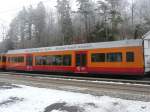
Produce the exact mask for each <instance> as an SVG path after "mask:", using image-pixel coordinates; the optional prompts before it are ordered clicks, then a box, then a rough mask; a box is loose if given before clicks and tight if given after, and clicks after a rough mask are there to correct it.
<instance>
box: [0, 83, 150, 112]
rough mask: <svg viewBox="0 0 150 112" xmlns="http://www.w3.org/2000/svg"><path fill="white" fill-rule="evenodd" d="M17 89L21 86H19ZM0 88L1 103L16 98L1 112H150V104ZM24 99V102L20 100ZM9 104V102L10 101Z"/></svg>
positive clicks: (21, 86)
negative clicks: (49, 111)
mask: <svg viewBox="0 0 150 112" xmlns="http://www.w3.org/2000/svg"><path fill="white" fill-rule="evenodd" d="M17 86H18V85H17ZM19 87H20V88H12V89H5V90H1V89H0V102H4V101H7V100H8V99H10V98H15V99H16V100H17V101H16V102H14V103H13V104H12V103H11V105H9V104H7V105H5V104H4V105H3V106H1V105H0V112H48V110H51V112H68V111H69V112H76V111H77V112H149V111H150V102H141V101H131V100H123V99H119V98H112V97H108V96H101V97H100V96H99V97H98V96H93V95H89V94H82V93H73V92H67V91H60V90H53V89H44V88H35V87H29V86H24V85H20V86H19ZM19 99H22V100H19ZM9 101H10V100H9Z"/></svg>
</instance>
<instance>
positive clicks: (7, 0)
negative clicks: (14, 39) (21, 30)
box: [0, 0, 56, 25]
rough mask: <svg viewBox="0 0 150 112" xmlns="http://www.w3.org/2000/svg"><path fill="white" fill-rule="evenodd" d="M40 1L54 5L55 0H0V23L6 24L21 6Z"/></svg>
mask: <svg viewBox="0 0 150 112" xmlns="http://www.w3.org/2000/svg"><path fill="white" fill-rule="evenodd" d="M40 1H42V2H43V3H44V4H45V6H46V7H48V6H50V7H54V6H56V0H1V1H0V24H4V25H8V24H9V23H10V21H11V20H12V19H13V18H14V17H15V15H16V14H17V13H18V12H19V11H20V10H21V9H22V7H23V6H25V7H28V6H29V5H32V6H36V5H37V4H38V3H39V2H40Z"/></svg>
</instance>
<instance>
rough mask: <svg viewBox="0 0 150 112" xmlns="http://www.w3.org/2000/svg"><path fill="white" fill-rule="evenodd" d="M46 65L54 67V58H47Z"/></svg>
mask: <svg viewBox="0 0 150 112" xmlns="http://www.w3.org/2000/svg"><path fill="white" fill-rule="evenodd" d="M46 65H52V56H46Z"/></svg>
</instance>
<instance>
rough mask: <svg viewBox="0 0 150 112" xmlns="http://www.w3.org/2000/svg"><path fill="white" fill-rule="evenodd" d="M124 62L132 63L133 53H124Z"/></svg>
mask: <svg viewBox="0 0 150 112" xmlns="http://www.w3.org/2000/svg"><path fill="white" fill-rule="evenodd" d="M126 61H127V62H134V53H133V52H127V53H126Z"/></svg>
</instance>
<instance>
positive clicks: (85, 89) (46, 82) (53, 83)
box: [0, 75, 150, 102]
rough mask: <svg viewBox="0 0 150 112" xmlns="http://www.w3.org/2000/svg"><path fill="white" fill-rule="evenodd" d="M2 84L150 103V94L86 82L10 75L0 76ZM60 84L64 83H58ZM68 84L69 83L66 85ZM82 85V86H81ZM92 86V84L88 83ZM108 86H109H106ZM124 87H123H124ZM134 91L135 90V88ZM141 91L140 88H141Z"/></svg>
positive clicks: (9, 86) (8, 86)
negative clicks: (93, 85) (95, 85)
mask: <svg viewBox="0 0 150 112" xmlns="http://www.w3.org/2000/svg"><path fill="white" fill-rule="evenodd" d="M0 82H9V83H13V84H21V85H28V86H35V87H42V88H50V89H57V90H65V91H72V92H77V93H78V92H80V93H85V94H91V95H94V96H104V95H106V96H110V97H115V98H122V99H126V100H138V101H146V102H150V93H148V92H147V93H145V92H139V93H138V92H136V91H130V90H128V91H123V90H120V89H119V88H118V89H117V88H116V89H107V88H104V87H103V86H102V87H101V88H97V87H90V86H88V85H87V86H86V85H85V84H83V83H85V82H79V81H76V82H75V81H74V85H73V84H71V83H69V82H71V81H61V80H57V79H55V80H53V79H45V78H44V79H42V78H33V77H24V76H10V75H1V76H0ZM58 82H63V83H64V84H62V83H58ZM66 82H67V83H66ZM5 84H6V83H5ZM80 84H81V85H80ZM87 84H89V85H90V82H89V83H87ZM0 85H3V86H1V87H3V88H4V87H5V88H11V87H15V86H14V85H12V86H11V84H10V85H9V84H6V85H7V86H6V85H5V86H4V84H3V83H0ZM100 85H101V83H97V86H100ZM106 85H107V84H106ZM122 86H123V85H122ZM146 87H147V86H145V87H144V86H141V88H142V89H144V88H146ZM149 87H150V86H149ZM147 88H148V87H147ZM133 89H134V88H133ZM139 89H140V88H139Z"/></svg>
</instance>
